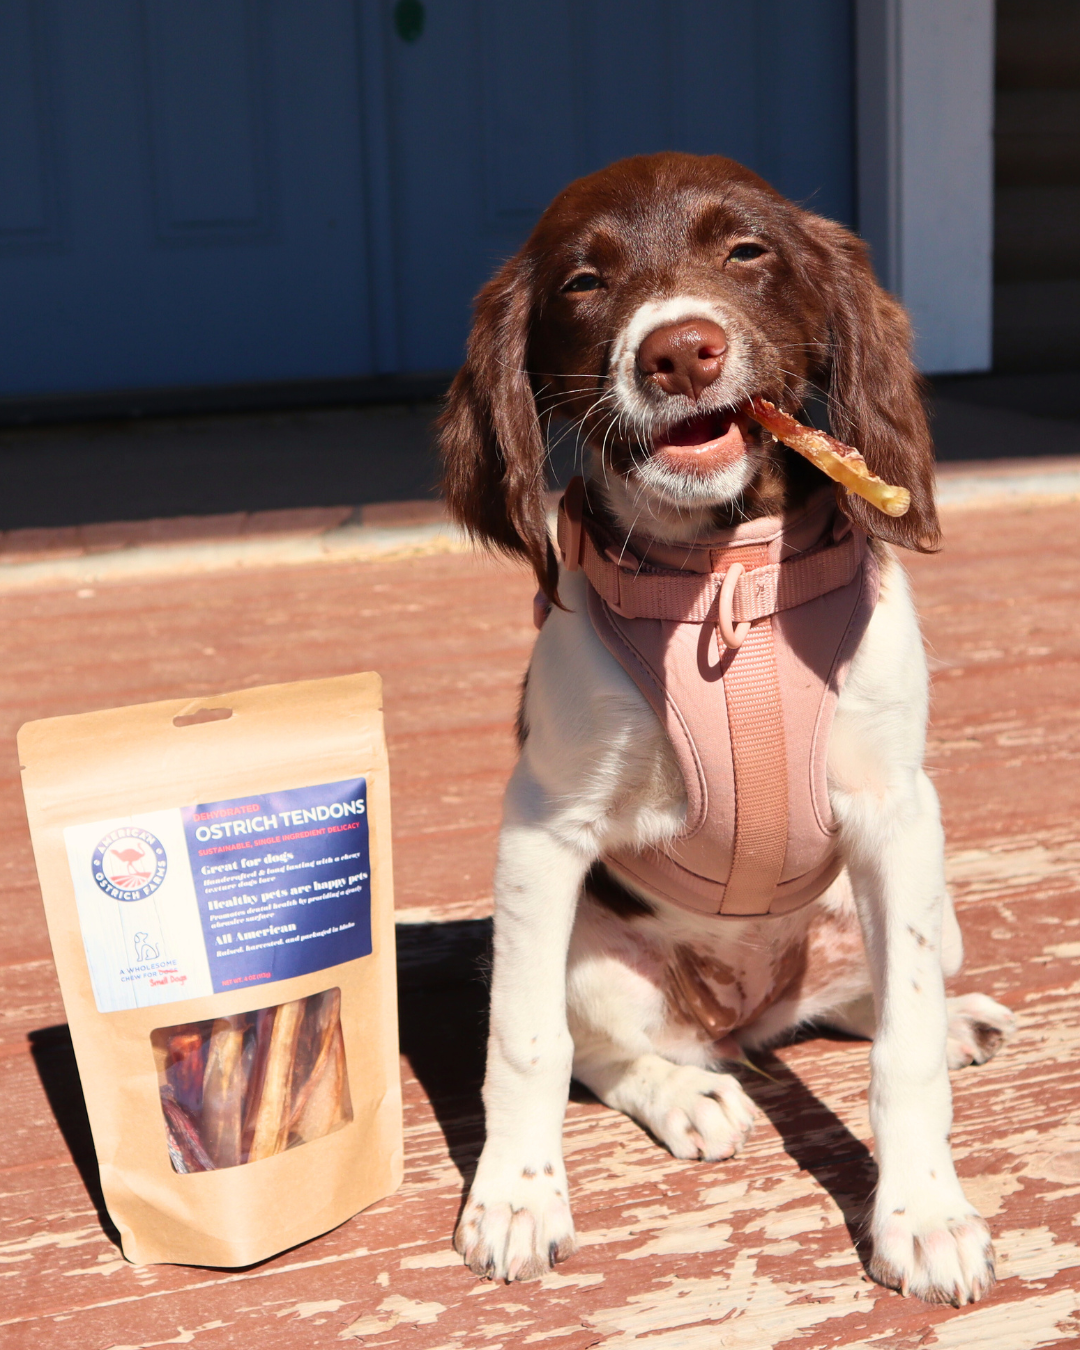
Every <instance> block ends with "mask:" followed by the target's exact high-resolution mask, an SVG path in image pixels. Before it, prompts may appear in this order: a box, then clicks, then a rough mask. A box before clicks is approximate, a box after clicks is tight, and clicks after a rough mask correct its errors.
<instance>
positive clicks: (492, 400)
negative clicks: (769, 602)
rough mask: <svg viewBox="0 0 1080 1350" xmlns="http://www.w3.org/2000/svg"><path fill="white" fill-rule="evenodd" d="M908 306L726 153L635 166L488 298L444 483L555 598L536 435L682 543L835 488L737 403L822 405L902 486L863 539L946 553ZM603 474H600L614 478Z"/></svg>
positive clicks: (658, 531) (480, 309)
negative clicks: (561, 442)
mask: <svg viewBox="0 0 1080 1350" xmlns="http://www.w3.org/2000/svg"><path fill="white" fill-rule="evenodd" d="M909 350H910V330H909V327H908V323H907V319H906V316H905V315H904V312H903V310H902V309H901V307H900V306H899V305H898V304H897V303H896V301H894V300H893V299H892V298H891V297H890V296H888V295H886V294H885V292H884V291H882V290H881V288H880V287H879V286H878V285H877V283H876V282H875V280H874V276H873V272H872V270H871V267H870V264H869V261H868V258H867V251H866V247H865V245H864V244H862V243H861V242H860V241H859V240H858V239H856V238H855V237H854V236H853V235H851V234H850V233H848V231H846V230H844V229H843V228H842V227H841V226H839V225H836V224H834V223H833V222H831V221H827V220H824V219H822V218H821V217H819V216H815V215H812V214H811V213H810V212H808V211H804V210H802V209H801V208H799V207H797V206H794V205H793V204H792V203H790V202H788V201H786V200H785V199H784V198H782V197H781V196H780V195H779V194H778V193H777V192H775V191H774V190H773V189H772V188H771V187H769V185H768V184H767V183H765V182H764V181H763V180H762V179H760V178H758V177H757V175H756V174H753V173H751V172H750V171H749V170H748V169H745V168H743V167H742V166H741V165H738V164H736V163H734V161H732V160H729V159H724V158H722V157H720V156H694V155H680V154H663V155H649V156H639V157H637V158H634V159H629V160H623V161H621V162H620V163H618V164H614V165H612V166H611V167H610V168H607V169H604V170H602V171H601V172H600V173H596V174H592V175H590V176H589V177H587V178H582V179H579V180H578V181H577V182H575V183H572V184H571V185H570V186H569V187H568V188H566V189H565V190H564V191H563V192H562V193H560V194H559V196H558V197H556V199H555V200H554V202H552V204H551V206H549V207H548V209H547V211H546V212H545V213H544V215H543V216H542V217H541V219H540V221H539V223H538V224H537V226H536V229H535V230H534V231H533V233H532V235H531V236H530V238H529V240H528V241H527V242H526V244H525V246H524V247H523V248H522V250H521V252H520V253H518V254H517V256H516V257H514V258H512V259H510V261H509V262H507V263H506V264H505V265H504V266H503V267H502V268H501V270H500V271H499V272H498V273H497V274H496V276H495V277H494V278H493V280H492V281H490V282H489V283H488V285H487V286H485V287H484V289H483V290H482V291H481V292H480V295H479V297H478V299H477V305H476V318H475V322H474V325H473V330H472V334H471V336H470V338H469V345H468V354H467V359H466V362H465V365H464V366H463V367H462V369H461V371H460V372H459V373H458V376H457V378H456V379H455V381H454V383H453V385H452V387H451V390H450V394H449V399H448V402H447V406H446V410H445V412H444V413H443V416H442V418H441V424H440V429H441V441H442V454H443V460H444V466H445V480H444V489H445V492H446V498H447V502H448V504H449V506H450V509H451V511H452V512H453V514H454V516H455V517H456V518H457V519H458V520H459V521H460V522H461V523H462V524H464V525H465V527H466V528H467V529H468V530H470V532H471V533H473V534H474V535H475V536H476V537H478V538H481V539H483V540H484V541H485V542H487V543H488V544H491V545H493V546H494V547H496V548H499V549H502V550H504V551H506V552H509V553H513V554H518V555H522V556H524V557H525V558H527V559H528V561H529V562H530V563H531V564H532V566H533V568H534V570H535V571H536V574H537V577H538V579H539V581H540V585H541V586H542V588H543V589H544V591H545V592H546V593H547V594H548V595H549V596H550V597H552V598H554V597H555V596H556V583H557V578H558V568H557V564H556V560H555V556H554V553H553V551H552V547H551V544H550V541H549V538H548V532H547V528H546V523H545V512H544V461H545V454H546V447H545V438H544V423H545V422H546V420H547V419H548V418H549V417H551V416H553V415H556V416H560V417H566V418H569V419H571V420H573V421H575V422H577V423H578V425H579V427H580V434H581V436H582V438H583V439H584V441H585V442H586V444H587V445H588V446H589V447H590V448H591V450H592V452H593V456H594V463H595V467H596V470H597V474H596V477H597V479H598V483H600V484H603V487H602V488H600V489H599V490H601V491H602V492H603V494H604V495H605V498H606V505H607V507H608V509H609V510H610V511H611V512H612V513H613V514H614V515H615V517H616V518H618V519H621V520H622V521H623V523H624V524H627V525H629V524H631V523H632V522H633V521H635V520H636V521H638V522H639V523H640V522H642V520H643V519H644V524H645V528H646V531H647V532H649V533H652V534H654V535H656V536H657V537H667V538H672V539H677V538H691V537H694V536H695V535H696V534H697V533H698V531H699V530H700V529H701V528H702V526H703V525H704V524H725V523H729V522H730V521H732V520H738V519H745V518H747V517H748V516H753V515H760V514H763V513H767V512H770V511H775V510H778V509H783V508H784V507H785V506H788V505H791V504H793V503H794V502H795V501H796V500H797V499H798V498H799V496H800V495H805V494H806V492H807V491H809V490H810V488H812V487H813V486H814V485H815V484H817V483H820V482H821V481H823V480H822V479H821V476H820V475H819V474H818V471H817V470H815V469H813V468H812V467H811V466H810V465H808V464H807V463H806V462H805V461H803V460H802V459H800V458H798V457H797V456H795V455H794V454H793V452H790V451H787V450H786V449H785V448H784V447H781V446H778V445H776V443H775V442H773V441H772V439H771V437H769V436H767V435H765V434H764V433H763V432H762V431H761V430H760V428H758V427H757V426H756V424H754V423H753V422H751V421H750V420H749V419H748V418H747V416H746V415H745V413H744V412H743V411H742V409H743V407H744V405H745V403H746V401H747V399H749V398H750V397H752V396H754V395H761V396H763V397H765V398H768V399H770V400H771V401H773V402H775V403H778V404H780V405H781V406H783V407H784V408H785V409H787V410H789V411H796V410H797V409H799V408H800V407H801V406H802V404H803V402H804V401H805V400H806V399H807V397H808V396H809V395H810V394H811V393H812V392H813V391H814V390H818V391H822V392H825V393H826V394H827V396H828V401H829V414H830V420H831V423H832V429H833V431H834V434H836V435H837V436H839V437H840V438H841V439H842V440H845V441H847V442H849V443H851V444H852V445H855V446H857V447H858V448H859V449H860V450H861V451H862V453H863V455H864V456H865V458H866V460H867V463H868V465H869V467H870V469H871V470H872V471H873V472H874V473H877V474H879V475H880V476H881V477H882V478H885V479H886V480H887V481H888V482H891V483H897V484H900V485H902V486H904V487H907V488H908V489H909V491H910V492H911V496H912V506H911V509H910V511H909V512H908V514H907V515H905V516H902V517H900V518H898V519H894V518H891V517H888V516H885V515H882V514H881V513H880V512H878V511H876V510H874V508H872V507H870V506H869V505H867V504H866V503H865V502H863V501H862V500H861V499H859V498H855V497H848V496H847V495H846V494H840V500H841V505H842V507H843V509H844V510H845V511H846V512H847V514H848V515H849V516H851V518H852V519H853V520H855V521H856V522H857V523H858V524H859V525H860V526H861V527H862V528H863V529H865V530H866V531H867V532H868V533H869V534H872V535H876V536H877V537H879V538H881V539H886V540H889V541H891V542H893V543H897V544H901V545H903V546H904V547H907V548H916V549H928V548H932V547H934V545H935V544H936V541H937V537H938V526H937V517H936V513H935V509H934V501H933V476H932V474H933V463H932V461H933V452H932V448H931V443H930V437H929V432H928V429H927V425H926V417H925V413H924V410H923V406H922V401H921V398H920V389H919V380H918V376H917V375H916V372H915V370H914V367H913V366H912V363H911V358H910V354H909ZM601 470H602V472H600V471H601Z"/></svg>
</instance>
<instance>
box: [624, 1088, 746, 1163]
mask: <svg viewBox="0 0 1080 1350" xmlns="http://www.w3.org/2000/svg"><path fill="white" fill-rule="evenodd" d="M667 1068H668V1070H669V1072H667V1073H666V1074H665V1075H664V1076H663V1077H662V1078H661V1079H660V1080H659V1081H657V1082H656V1083H655V1084H654V1085H653V1091H652V1093H651V1094H650V1098H649V1100H647V1102H645V1103H644V1104H643V1109H642V1112H641V1116H642V1119H643V1123H644V1124H645V1125H647V1126H648V1127H649V1129H650V1130H651V1131H652V1132H653V1134H654V1135H656V1137H657V1139H659V1140H660V1142H661V1143H662V1144H663V1145H664V1146H665V1147H666V1148H668V1149H670V1150H671V1152H672V1153H673V1154H674V1155H675V1157H676V1158H686V1159H688V1160H691V1161H692V1160H696V1159H701V1160H703V1161H705V1162H718V1161H719V1160H720V1159H721V1158H731V1157H734V1155H735V1154H736V1153H738V1151H739V1149H741V1148H742V1146H743V1144H745V1143H746V1137H747V1135H748V1134H749V1133H750V1131H751V1129H752V1128H753V1124H754V1119H755V1117H756V1115H757V1109H756V1108H755V1106H754V1103H753V1102H752V1101H751V1100H750V1098H749V1097H748V1096H747V1095H746V1092H745V1091H744V1089H743V1086H742V1084H741V1083H740V1082H739V1080H738V1079H737V1078H734V1077H732V1075H731V1074H729V1073H713V1072H711V1071H710V1070H708V1069H696V1068H694V1067H693V1066H691V1065H688V1064H678V1065H676V1064H671V1065H668V1066H667Z"/></svg>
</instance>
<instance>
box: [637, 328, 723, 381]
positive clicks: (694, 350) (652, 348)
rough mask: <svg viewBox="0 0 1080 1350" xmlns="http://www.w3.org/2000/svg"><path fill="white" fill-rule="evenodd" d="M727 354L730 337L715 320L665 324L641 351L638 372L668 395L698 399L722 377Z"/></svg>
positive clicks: (646, 339) (655, 331)
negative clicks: (725, 354)
mask: <svg viewBox="0 0 1080 1350" xmlns="http://www.w3.org/2000/svg"><path fill="white" fill-rule="evenodd" d="M726 351H727V334H726V333H725V332H724V330H723V329H722V328H721V327H720V325H719V324H718V323H713V322H712V320H711V319H689V320H687V321H686V322H685V323H670V324H665V325H664V327H663V328H654V329H653V331H652V332H651V333H650V334H649V335H648V337H647V338H645V340H644V342H642V344H641V346H640V347H639V348H638V355H637V364H638V370H640V371H641V373H642V374H643V375H644V376H645V378H646V379H647V380H651V381H652V382H653V384H656V385H659V387H660V388H661V389H662V390H663V391H664V393H665V394H685V395H686V397H687V398H692V399H695V400H696V399H698V398H700V397H701V391H702V390H703V389H707V388H708V387H709V385H710V384H712V382H713V381H714V380H717V379H719V378H720V372H721V371H722V370H723V368H724V353H725V352H726Z"/></svg>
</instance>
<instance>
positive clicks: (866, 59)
mask: <svg viewBox="0 0 1080 1350" xmlns="http://www.w3.org/2000/svg"><path fill="white" fill-rule="evenodd" d="M855 12H856V79H857V83H856V88H857V119H856V121H857V128H858V209H859V229H860V231H861V233H862V234H863V236H864V237H865V238H866V239H867V240H869V242H870V245H871V247H872V249H873V252H874V264H875V266H876V268H877V271H878V276H879V277H880V279H881V281H882V283H883V284H884V285H885V286H886V287H887V288H888V289H889V290H891V291H893V292H895V293H896V294H897V295H899V296H900V297H901V299H903V301H904V303H905V304H906V305H907V307H908V309H909V310H910V312H911V317H912V320H913V322H914V325H915V334H916V345H915V352H916V359H917V361H918V364H919V366H920V368H921V369H922V370H924V371H926V372H927V373H929V374H944V373H946V372H950V371H952V372H959V371H975V370H988V369H989V368H990V363H991V303H992V286H993V275H992V257H991V251H992V247H993V142H992V133H993V116H994V5H993V0H856V6H855Z"/></svg>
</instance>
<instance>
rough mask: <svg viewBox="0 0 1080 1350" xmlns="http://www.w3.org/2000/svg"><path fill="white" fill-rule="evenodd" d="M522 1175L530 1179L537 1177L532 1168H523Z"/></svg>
mask: <svg viewBox="0 0 1080 1350" xmlns="http://www.w3.org/2000/svg"><path fill="white" fill-rule="evenodd" d="M521 1175H522V1176H523V1177H526V1178H528V1177H534V1176H536V1173H535V1172H534V1171H533V1169H532V1168H531V1167H523V1168H522V1169H521Z"/></svg>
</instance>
